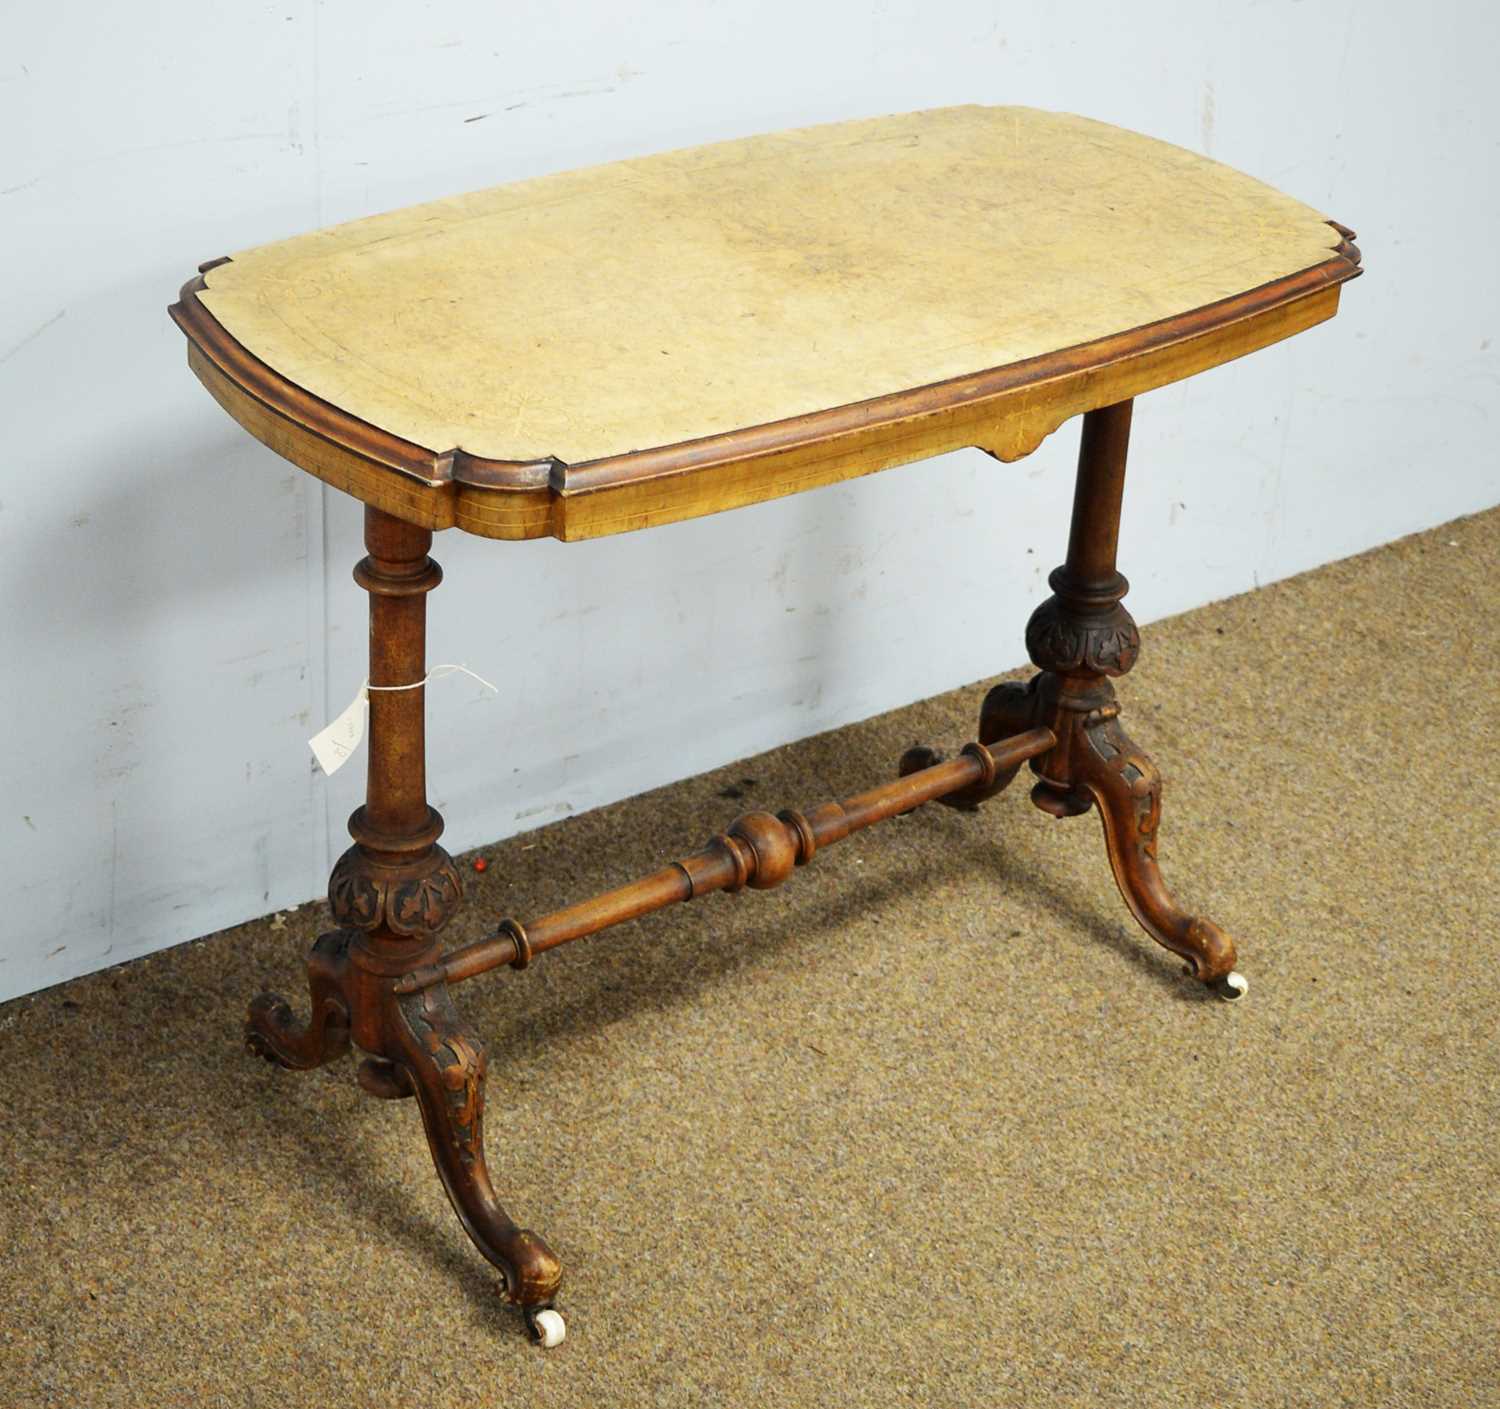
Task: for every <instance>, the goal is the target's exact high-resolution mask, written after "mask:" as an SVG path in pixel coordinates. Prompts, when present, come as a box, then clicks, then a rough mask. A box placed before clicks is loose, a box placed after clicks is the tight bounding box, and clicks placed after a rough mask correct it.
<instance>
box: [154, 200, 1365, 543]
mask: <svg viewBox="0 0 1500 1409" xmlns="http://www.w3.org/2000/svg"><path fill="white" fill-rule="evenodd" d="M1328 224H1329V225H1330V226H1332V227H1333V229H1334V230H1335V231H1336V232H1337V234H1338V236H1339V241H1338V243H1337V244H1336V245H1334V246H1332V247H1331V255H1330V257H1329V258H1328V259H1326V260H1323V261H1321V262H1320V263H1318V264H1315V265H1312V266H1310V267H1308V268H1306V269H1303V270H1301V271H1299V272H1297V273H1295V274H1290V275H1287V276H1285V277H1283V278H1280V279H1276V280H1273V281H1271V282H1270V283H1267V284H1262V285H1260V286H1259V287H1257V288H1254V289H1250V290H1247V291H1246V292H1244V293H1241V294H1236V295H1233V296H1232V297H1229V298H1225V299H1221V300H1218V301H1217V302H1214V303H1209V304H1205V305H1203V306H1201V307H1199V308H1196V309H1193V310H1191V311H1189V312H1186V313H1182V314H1177V315H1175V316H1173V317H1171V318H1166V319H1162V320H1160V321H1158V322H1155V323H1147V324H1144V325H1142V326H1140V327H1137V328H1133V329H1130V330H1128V331H1125V332H1121V333H1115V334H1111V335H1110V336H1108V337H1104V338H1100V339H1096V340H1094V341H1091V342H1086V343H1080V344H1077V345H1075V346H1073V347H1068V348H1062V349H1059V350H1058V351H1055V352H1049V353H1046V354H1044V355H1042V356H1040V357H1033V358H1028V359H1026V360H1024V361H1020V362H1013V363H1009V364H1007V365H1005V366H1001V367H994V368H990V369H988V370H985V371H981V372H975V373H970V374H967V375H965V376H962V377H956V378H951V379H948V380H945V381H940V382H933V383H930V384H928V385H925V386H920V387H913V388H911V389H909V390H906V391H901V392H895V393H891V394H888V395H884V396H879V397H875V398H872V399H870V400H867V401H859V402H852V403H849V404H847V405H843V406H835V407H831V408H829V409H827V410H821V411H815V412H809V413H807V414H804V415H800V416H795V417H791V418H788V419H785V420H780V421H772V422H767V423H765V424H762V425H756V426H748V427H744V428H741V429H737V430H733V431H728V432H723V433H720V434H717V435H712V436H705V437H703V438H701V439H696V440H689V441H682V442H679V443H677V444H674V445H664V446H657V447H652V448H648V449H642V450H635V451H631V452H629V453H626V454H622V455H616V456H611V457H609V458H606V459H599V460H593V461H588V462H583V463H579V464H574V465H569V464H565V463H563V462H562V461H560V460H557V459H553V458H546V459H538V460H531V461H519V460H516V461H508V460H491V459H485V458H482V457H479V456H474V455H470V454H469V453H468V452H466V451H464V450H462V449H459V448H453V449H448V450H444V451H434V450H431V449H429V448H427V447H424V446H420V445H416V444H414V443H413V442H411V441H408V440H403V439H401V438H400V437H398V436H395V435H392V434H391V433H390V432H389V431H385V430H382V429H381V428H379V427H377V426H374V425H371V424H370V423H369V422H367V421H364V420H361V419H360V418H359V417H357V416H353V415H350V414H349V413H348V412H347V411H344V410H342V409H341V408H340V407H338V406H336V405H334V404H333V403H332V402H329V401H325V400H323V399H322V398H321V397H319V396H316V395H315V394H313V393H312V392H309V391H307V390H306V389H304V388H303V387H300V386H298V385H296V384H295V383H293V382H291V381H289V380H287V378H285V377H284V376H282V375H281V374H280V373H279V372H277V371H276V370H275V369H274V368H272V367H271V366H269V365H268V364H267V363H265V362H262V361H261V360H260V359H259V358H258V357H256V356H255V355H254V354H253V353H251V352H250V351H249V350H248V349H247V348H245V347H244V346H243V345H242V344H241V343H240V342H238V341H237V340H236V339H235V338H233V337H232V336H231V335H230V334H229V333H228V331H227V330H226V329H225V328H224V326H223V325H222V324H221V323H220V322H219V321H218V320H217V319H216V318H214V316H213V315H212V314H211V313H209V311H208V310H207V308H206V307H205V306H204V304H203V303H202V302H201V300H200V299H199V298H198V294H199V292H200V291H201V290H202V289H203V288H204V287H205V283H204V279H203V273H204V272H206V271H207V270H209V269H212V268H214V267H215V266H216V265H217V264H220V263H223V262H224V261H223V260H214V261H210V262H209V263H208V264H205V265H202V266H200V272H199V274H198V275H197V276H196V277H194V278H192V279H190V280H189V281H188V282H187V283H186V284H184V285H183V287H182V291H181V293H180V294H179V297H178V301H177V302H176V303H174V304H173V305H171V307H170V308H169V309H168V310H167V311H168V313H169V314H170V316H171V318H172V320H173V321H174V322H175V323H176V324H177V326H178V327H179V328H180V329H181V330H182V332H183V334H184V335H185V336H186V338H187V340H188V362H189V365H190V367H191V368H192V370H193V372H194V373H195V375H197V377H198V379H199V380H200V381H201V382H203V384H204V386H205V387H206V388H207V390H208V391H209V393H210V394H211V395H212V396H213V397H214V399H215V400H216V401H218V402H219V404H220V405H221V406H222V407H223V408H224V409H225V410H226V411H227V412H228V413H229V414H230V415H231V416H232V417H233V418H234V419H235V420H236V421H238V422H239V423H240V425H241V426H243V427H244V428H245V429H246V430H247V431H249V432H250V433H251V434H252V435H253V436H255V438H256V439H257V440H259V441H261V443H262V444H264V445H266V446H268V447H269V448H270V449H272V450H274V451H276V453H277V454H279V455H281V456H283V457H284V458H285V459H287V460H290V461H291V462H292V463H293V464H295V465H297V466H299V467H300V468H301V469H303V470H306V471H307V472H308V473H310V474H312V475H315V476H317V477H318V478H319V479H322V480H324V481H325V482H326V483H329V484H332V485H333V486H334V487H335V488H338V489H342V490H344V491H345V492H346V493H349V494H351V495H353V496H354V497H355V498H357V499H360V500H362V501H363V502H365V503H367V504H372V505H374V506H375V507H377V508H380V509H383V510H385V511H386V512H387V513H391V514H394V515H395V516H396V517H398V518H403V519H406V520H408V521H409V522H412V523H417V524H420V525H422V526H424V527H427V528H432V529H443V528H452V527H457V528H461V529H464V530H465V531H467V532H470V533H474V534H478V535H480V536H483V537H488V538H500V539H511V540H517V539H529V538H545V537H555V538H559V539H564V540H568V541H573V540H579V539H585V538H596V537H602V536H605V535H609V534H615V533H625V532H631V531H633V530H636V529H640V528H646V527H651V526H654V525H657V524H663V523H672V522H676V521H678V520H681V519H687V518H696V517H699V516H701V515H705V514H711V513H719V512H722V511H723V510H726V509H731V508H738V507H742V506H744V505H747V504H752V503H758V502H762V501H764V500H768V499H775V498H781V497H783V496H785V495H788V494H795V493H799V492H801V491H803V490H805V489H811V488H814V487H816V486H818V485H823V484H831V483H835V482H837V481H840V480H844V479H850V478H854V477H856V476H859V475H862V474H869V473H873V472H874V471H876V470H880V469H885V468H889V467H890V466H892V465H898V464H904V463H907V462H909V461H912V460H920V459H926V458H928V457H929V456H932V455H939V454H942V453H944V452H945V451H948V450H954V449H959V448H962V447H964V446H969V445H974V446H978V447H979V448H980V449H983V450H985V451H986V452H988V453H989V454H991V455H993V456H994V457H995V458H997V459H1000V460H1005V461H1010V460H1016V459H1020V458H1021V457H1022V456H1024V455H1027V454H1030V453H1031V451H1033V450H1035V449H1036V448H1037V446H1038V445H1040V444H1041V442H1042V441H1043V440H1044V439H1045V438H1046V437H1047V436H1048V435H1050V434H1051V433H1052V432H1053V431H1055V430H1056V429H1057V428H1058V427H1059V426H1061V425H1062V424H1063V423H1064V422H1065V421H1067V420H1070V419H1071V418H1072V417H1073V416H1075V415H1079V414H1082V413H1083V412H1086V411H1090V410H1094V409H1096V408H1098V407H1100V406H1107V405H1110V404H1112V403H1114V402H1117V401H1122V400H1125V399H1128V398H1129V397H1133V396H1137V395H1139V394H1141V393H1142V392H1145V391H1149V390H1152V389H1154V388H1156V387H1158V386H1165V385H1167V384H1168V383H1170V382H1173V381H1178V380H1180V379H1182V378H1183V377H1186V376H1191V375H1193V374H1194V373H1196V372H1199V371H1204V370H1207V369H1208V368H1210V367H1214V366H1218V365H1220V364H1222V363H1224V362H1228V361H1231V360H1233V359H1234V358H1236V357H1241V356H1244V355H1245V354H1246V353H1248V352H1252V351H1255V350H1256V349H1258V348H1260V347H1265V346H1268V345H1270V344H1271V343H1274V342H1278V341H1280V340H1282V339H1283V338H1286V337H1290V336H1292V335H1293V334H1295V333H1298V332H1301V331H1303V330H1304V329H1306V328H1309V327H1312V326H1314V325H1315V324H1317V323H1320V322H1323V321H1324V320H1325V319H1327V318H1330V317H1332V316H1333V314H1334V313H1335V312H1336V311H1337V308H1338V296H1339V290H1340V286H1341V285H1342V284H1344V283H1345V282H1347V281H1348V280H1350V279H1353V278H1355V277H1357V276H1358V275H1359V274H1360V273H1362V272H1363V271H1362V269H1361V267H1360V253H1359V250H1358V248H1357V247H1356V246H1355V245H1354V243H1353V237H1354V232H1353V231H1352V230H1350V229H1348V228H1347V227H1346V226H1343V225H1340V224H1339V223H1338V222H1337V221H1333V220H1330V221H1329V222H1328Z"/></svg>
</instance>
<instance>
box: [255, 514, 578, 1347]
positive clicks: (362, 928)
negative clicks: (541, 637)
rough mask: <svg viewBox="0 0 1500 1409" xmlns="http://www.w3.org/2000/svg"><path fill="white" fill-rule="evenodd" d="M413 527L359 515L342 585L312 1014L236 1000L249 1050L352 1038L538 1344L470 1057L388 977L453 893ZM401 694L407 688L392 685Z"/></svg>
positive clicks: (450, 1019)
mask: <svg viewBox="0 0 1500 1409" xmlns="http://www.w3.org/2000/svg"><path fill="white" fill-rule="evenodd" d="M431 544H432V534H431V532H430V531H429V530H427V529H424V528H418V527H417V526H416V525H414V524H409V523H406V522H405V521H403V520H401V519H396V518H393V517H391V516H390V515H389V514H386V513H383V512H382V511H380V510H378V509H374V508H366V510H365V547H366V549H367V550H368V556H367V557H365V558H364V559H363V561H361V562H360V564H359V565H358V566H357V567H356V568H355V570H354V579H355V581H356V582H358V583H359V585H360V586H361V587H363V588H364V589H365V591H366V592H368V593H369V596H370V680H369V683H370V687H371V688H370V694H369V710H370V714H369V729H368V741H369V743H368V747H369V771H368V775H367V782H366V789H365V802H364V805H363V806H362V807H359V808H357V809H356V810H355V812H354V815H353V816H352V817H350V819H349V832H350V835H351V836H352V837H353V838H354V845H353V846H351V847H350V848H349V850H348V851H346V852H345V853H344V854H343V856H341V857H340V858H339V860H338V863H337V864H336V865H335V866H334V868H333V874H332V876H331V877H330V878H329V883H328V900H329V906H330V908H331V909H332V911H333V917H334V920H335V922H336V923H337V924H338V926H339V929H338V931H337V932H336V933H335V934H333V935H325V936H324V937H323V938H322V939H320V940H319V941H318V944H317V945H316V946H315V948H314V950H313V954H312V957H311V958H310V960H309V978H310V983H311V986H312V992H313V1019H312V1021H311V1023H309V1024H308V1025H307V1026H306V1027H305V1028H304V1027H303V1026H301V1025H300V1024H298V1023H297V1022H296V1020H295V1019H294V1018H293V1017H292V1016H291V1013H290V1009H289V1008H288V1007H287V1005H286V1004H285V1003H284V1002H282V1001H281V1000H280V999H278V998H275V997H274V996H271V995H262V996H261V997H260V998H257V999H256V1000H255V1002H254V1003H253V1004H252V1005H251V1010H250V1022H249V1040H250V1044H251V1046H252V1048H253V1049H254V1050H257V1051H260V1052H262V1053H263V1054H265V1055H268V1056H271V1057H272V1058H273V1059H274V1060H277V1061H279V1062H281V1063H282V1064H283V1065H286V1066H294V1067H309V1066H315V1065H317V1064H318V1063H319V1062H321V1061H327V1060H330V1059H331V1058H332V1057H334V1056H337V1055H339V1054H341V1053H342V1052H343V1051H344V1050H346V1049H347V1047H348V1046H349V1044H350V1043H351V1042H352V1043H353V1045H355V1046H357V1047H358V1048H360V1049H361V1051H363V1052H364V1053H366V1056H365V1058H364V1060H363V1061H362V1063H361V1065H360V1070H359V1080H360V1084H361V1086H363V1087H364V1088H365V1089H366V1090H367V1091H369V1092H371V1093H372V1094H374V1095H377V1096H382V1097H386V1098H396V1099H399V1098H402V1097H406V1096H415V1097H416V1098H417V1104H418V1106H419V1107H420V1109H421V1112H422V1120H423V1124H424V1126H425V1128H426V1132H427V1138H428V1142H429V1144H430V1145H431V1147H432V1155H433V1161H434V1163H435V1164H436V1166H437V1170H438V1174H439V1176H440V1178H441V1179H442V1182H443V1187H444V1188H445V1189H446V1190H447V1193H448V1197H449V1199H450V1201H451V1202H452V1204H453V1207H454V1210H455V1211H456V1212H457V1214H458V1217H459V1220H460V1222H462V1224H463V1226H464V1229H465V1230H466V1231H467V1233H468V1234H469V1236H470V1238H471V1239H473V1241H474V1243H475V1245H476V1246H477V1247H478V1248H479V1251H480V1252H481V1253H483V1254H484V1256H485V1257H486V1258H488V1259H489V1261H490V1262H491V1263H493V1264H494V1265H495V1266H496V1267H497V1268H499V1269H500V1272H501V1274H502V1275H503V1277H504V1279H505V1288H504V1290H505V1294H506V1295H507V1297H508V1298H509V1299H510V1300H512V1301H514V1302H516V1303H518V1304H519V1305H520V1306H521V1307H522V1308H523V1309H524V1310H525V1311H526V1314H527V1320H528V1323H529V1324H530V1325H531V1327H532V1329H533V1331H534V1332H535V1333H536V1334H537V1336H538V1338H539V1339H541V1340H543V1341H544V1342H545V1343H547V1344H556V1343H557V1341H559V1340H561V1339H562V1334H563V1328H562V1318H561V1317H560V1316H559V1315H558V1314H557V1312H556V1311H554V1310H552V1309H551V1307H550V1303H551V1300H552V1298H553V1297H554V1296H555V1295H556V1293H557V1288H558V1284H559V1282H560V1280H561V1270H560V1265H559V1263H558V1261H557V1258H556V1257H555V1256H554V1255H553V1253H552V1251H551V1250H550V1249H549V1248H548V1247H547V1245H546V1243H545V1242H543V1241H542V1240H541V1239H540V1238H539V1237H537V1236H536V1234H534V1233H530V1232H527V1231H526V1230H524V1229H521V1228H518V1227H517V1226H516V1225H515V1223H514V1222H512V1221H511V1219H510V1218H509V1217H508V1216H507V1214H506V1213H505V1210H504V1209H503V1208H502V1207H501V1206H500V1203H499V1201H498V1200H497V1199H496V1197H495V1192H494V1188H493V1186H492V1184H491V1182H490V1176H489V1170H488V1168H487V1167H486V1164H485V1158H484V1143H483V1138H482V1114H483V1105H484V1075H485V1060H484V1049H483V1048H482V1046H481V1045H480V1044H479V1042H478V1041H477V1040H475V1039H474V1038H473V1037H471V1036H469V1035H467V1034H466V1033H465V1032H464V1030H463V1028H462V1025H461V1023H460V1020H459V1017H458V1013H457V1010H456V1009H455V1008H454V1006H453V1002H452V999H451V998H450V997H449V996H448V993H447V990H446V988H438V989H434V990H430V991H428V992H427V993H424V994H420V995H416V996H414V997H403V996H401V995H399V994H397V993H396V992H395V991H394V986H395V984H396V982H397V980H399V979H400V978H402V977H403V976H404V975H406V974H408V973H410V972H411V971H412V970H413V969H416V968H420V967H422V966H424V965H428V964H431V963H433V962H434V961H435V960H436V959H437V957H438V955H439V952H440V951H439V945H438V938H437V936H438V932H439V931H440V930H441V929H442V928H443V927H444V925H446V924H447V923H448V921H449V919H450V918H451V917H452V916H453V914H454V913H456V911H457V909H458V906H459V904H460V902H461V901H462V898H463V885H462V882H461V880H460V878H459V874H458V870H457V868H456V867H455V866H454V864H453V860H452V858H451V857H450V856H449V855H448V853H447V852H446V851H444V850H443V848H442V847H441V846H439V845H438V838H439V836H441V834H442V830H443V819H442V818H441V817H440V816H439V815H438V813H437V812H436V811H435V810H434V809H433V808H432V807H430V806H429V805H428V803H427V771H426V719H425V716H426V701H425V695H426V691H425V689H424V688H423V687H422V686H421V684H420V683H419V682H421V680H422V679H423V677H424V676H425V674H426V621H427V613H426V595H427V593H428V592H430V591H431V590H432V589H433V588H434V587H436V586H437V584H438V583H439V582H440V581H441V580H442V571H441V569H440V568H439V567H438V565H437V564H436V563H435V562H433V561H432V559H431V558H429V557H428V555H427V552H428V549H429V547H430V546H431ZM406 686H414V688H392V687H406Z"/></svg>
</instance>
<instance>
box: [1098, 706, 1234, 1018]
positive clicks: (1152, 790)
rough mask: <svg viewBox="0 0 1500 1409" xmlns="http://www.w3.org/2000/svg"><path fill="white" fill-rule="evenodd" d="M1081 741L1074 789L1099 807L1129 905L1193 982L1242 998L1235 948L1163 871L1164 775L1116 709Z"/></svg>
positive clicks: (1111, 856) (1100, 716)
mask: <svg viewBox="0 0 1500 1409" xmlns="http://www.w3.org/2000/svg"><path fill="white" fill-rule="evenodd" d="M1079 734H1080V735H1081V739H1080V741H1079V746H1078V747H1076V748H1075V749H1074V751H1073V758H1072V765H1073V775H1074V783H1075V786H1076V788H1077V789H1079V790H1084V791H1086V792H1087V793H1088V794H1089V795H1090V796H1092V798H1093V799H1094V801H1095V802H1096V803H1098V805H1099V815H1100V818H1101V819H1102V821H1103V823H1104V840H1105V846H1106V847H1107V849H1108V851H1109V862H1110V867H1111V869H1112V870H1113V871H1114V875H1115V882H1116V883H1117V884H1118V886H1119V887H1120V894H1121V896H1123V897H1124V900H1125V903H1126V905H1127V906H1129V907H1130V911H1131V913H1132V914H1133V915H1134V916H1135V917H1136V919H1137V920H1138V921H1139V922H1140V925H1141V928H1142V929H1144V930H1145V931H1146V933H1147V934H1149V935H1150V936H1151V937H1152V939H1154V940H1155V941H1156V942H1157V943H1158V944H1160V945H1161V946H1163V948H1166V949H1169V950H1171V951H1172V953H1174V954H1179V955H1181V956H1182V957H1183V958H1184V959H1186V960H1187V964H1188V971H1189V972H1190V973H1191V974H1192V975H1193V977H1194V978H1196V979H1198V980H1199V981H1200V982H1201V983H1204V984H1207V985H1209V986H1210V987H1212V988H1213V989H1214V990H1215V992H1219V993H1220V995H1221V996H1223V997H1238V996H1239V994H1240V993H1243V992H1244V990H1245V988H1246V987H1248V985H1247V984H1246V983H1245V981H1244V979H1243V978H1241V977H1240V976H1239V975H1238V974H1234V973H1233V970H1234V963H1235V948H1234V941H1233V940H1232V939H1231V938H1230V937H1229V936H1228V935H1227V934H1225V933H1224V931H1223V930H1221V929H1220V928H1219V927H1218V926H1217V925H1216V924H1214V922H1213V921H1212V920H1208V919H1204V918H1203V917H1202V916H1199V915H1189V914H1188V913H1187V912H1186V911H1185V910H1183V909H1182V908H1181V907H1180V906H1179V905H1178V904H1177V902H1176V901H1175V900H1174V899H1173V898H1172V894H1171V892H1170V891H1169V890H1168V889H1167V886H1166V882H1165V881H1163V880H1162V875H1161V870H1160V868H1159V867H1158V866H1157V862H1156V832H1157V827H1158V826H1159V824H1160V822H1161V774H1160V773H1159V772H1158V771H1157V768H1156V765H1155V764H1154V763H1152V762H1151V760H1150V759H1149V758H1148V757H1147V756H1146V755H1145V754H1144V753H1142V752H1141V750H1140V749H1139V748H1137V747H1136V745H1135V744H1134V743H1133V742H1132V741H1131V739H1130V737H1129V735H1127V734H1126V733H1125V731H1124V730H1123V729H1122V728H1121V727H1120V725H1119V721H1118V720H1117V719H1116V718H1115V711H1114V709H1113V708H1108V709H1101V710H1098V711H1095V713H1094V714H1092V715H1090V716H1089V717H1088V718H1087V719H1085V720H1084V721H1083V723H1082V726H1081V728H1080V729H1079ZM1234 980H1238V983H1237V984H1236V983H1235V982H1234ZM1231 990H1233V991H1231Z"/></svg>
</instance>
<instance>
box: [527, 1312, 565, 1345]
mask: <svg viewBox="0 0 1500 1409" xmlns="http://www.w3.org/2000/svg"><path fill="white" fill-rule="evenodd" d="M526 1320H527V1321H528V1322H529V1323H530V1325H531V1333H532V1334H533V1335H534V1336H535V1337H536V1342H537V1344H538V1345H539V1346H541V1348H542V1349H543V1350H551V1349H552V1347H553V1346H554V1345H561V1344H562V1343H563V1341H564V1340H565V1339H566V1338H567V1334H568V1326H567V1323H566V1322H565V1321H564V1320H563V1318H562V1312H560V1311H557V1310H554V1309H553V1308H552V1307H550V1306H544V1307H543V1308H542V1309H541V1310H540V1311H533V1312H529V1313H528V1314H527V1317H526Z"/></svg>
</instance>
